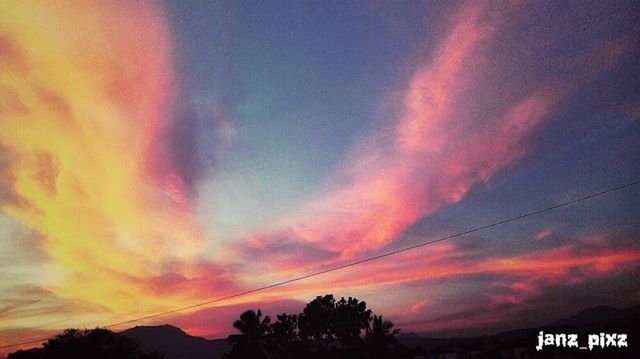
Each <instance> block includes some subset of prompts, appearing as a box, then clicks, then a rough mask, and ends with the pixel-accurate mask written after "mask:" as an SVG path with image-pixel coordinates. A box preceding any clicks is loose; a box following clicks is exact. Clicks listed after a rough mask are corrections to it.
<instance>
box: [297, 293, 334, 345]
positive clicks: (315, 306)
mask: <svg viewBox="0 0 640 359" xmlns="http://www.w3.org/2000/svg"><path fill="white" fill-rule="evenodd" d="M335 309H336V300H335V298H333V294H327V295H325V296H322V297H321V296H317V297H316V298H315V299H314V300H312V301H311V302H309V303H308V304H307V306H306V307H305V308H304V310H303V311H302V313H301V314H300V316H299V319H298V326H299V328H300V336H301V337H302V338H304V339H305V340H310V341H321V342H328V341H331V340H333V339H335V337H334V335H333V330H332V329H333V328H332V326H333V320H334V317H335V315H334V313H335Z"/></svg>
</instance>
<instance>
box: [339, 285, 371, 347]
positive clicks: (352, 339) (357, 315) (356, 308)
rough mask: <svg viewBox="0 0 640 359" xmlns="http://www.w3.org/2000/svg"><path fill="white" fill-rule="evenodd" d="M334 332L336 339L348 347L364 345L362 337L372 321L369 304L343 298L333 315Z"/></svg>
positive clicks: (350, 298)
mask: <svg viewBox="0 0 640 359" xmlns="http://www.w3.org/2000/svg"><path fill="white" fill-rule="evenodd" d="M333 316H334V318H333V323H332V327H333V332H334V334H335V336H336V339H337V340H339V341H340V342H341V343H342V344H343V345H344V346H346V347H355V346H359V345H360V344H361V343H362V339H361V337H360V335H361V334H362V332H363V331H364V330H365V329H366V328H367V327H368V325H369V320H370V319H371V309H367V303H366V302H364V301H359V300H358V299H356V298H352V297H349V299H348V300H345V299H344V297H343V298H341V299H340V300H339V301H338V302H337V303H336V309H335V313H334V314H333Z"/></svg>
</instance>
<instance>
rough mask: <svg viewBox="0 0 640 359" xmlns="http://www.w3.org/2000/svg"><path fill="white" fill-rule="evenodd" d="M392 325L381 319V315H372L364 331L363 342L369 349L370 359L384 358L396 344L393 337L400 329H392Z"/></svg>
mask: <svg viewBox="0 0 640 359" xmlns="http://www.w3.org/2000/svg"><path fill="white" fill-rule="evenodd" d="M391 328H393V323H392V322H390V321H388V320H384V319H382V315H374V316H373V318H372V319H371V321H370V322H369V326H368V327H367V328H366V330H365V335H364V340H365V343H367V346H368V347H369V352H370V354H371V357H372V358H384V357H386V356H388V353H389V350H390V349H391V348H392V346H393V345H394V344H395V343H396V338H395V335H396V334H398V333H399V332H400V329H393V330H391Z"/></svg>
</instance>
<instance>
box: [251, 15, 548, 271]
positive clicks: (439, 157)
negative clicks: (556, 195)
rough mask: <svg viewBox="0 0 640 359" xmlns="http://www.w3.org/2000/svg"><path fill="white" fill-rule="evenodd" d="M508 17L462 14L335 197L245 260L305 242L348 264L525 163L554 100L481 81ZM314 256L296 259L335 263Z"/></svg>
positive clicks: (311, 207) (255, 242)
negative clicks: (507, 169)
mask: <svg viewBox="0 0 640 359" xmlns="http://www.w3.org/2000/svg"><path fill="white" fill-rule="evenodd" d="M513 11H515V10H514V9H509V8H508V7H507V8H505V9H491V8H488V5H487V4H475V3H472V4H466V5H464V6H462V8H461V9H460V10H459V11H458V13H457V14H456V15H455V16H453V19H452V26H451V28H450V30H449V31H448V33H447V34H446V37H445V39H444V40H443V41H442V43H441V44H440V46H439V47H438V48H437V49H435V50H434V51H433V56H432V59H431V61H430V63H429V64H428V65H426V66H424V67H421V68H419V69H417V70H416V71H415V74H414V76H413V78H412V79H411V81H410V83H409V86H408V89H407V91H406V94H405V96H404V107H403V110H402V114H401V115H400V116H399V118H398V120H397V121H395V122H394V123H393V126H392V128H390V129H389V128H385V129H383V130H381V131H380V132H378V133H375V134H373V135H371V136H370V137H369V139H368V140H366V141H364V142H363V143H362V144H360V146H359V147H357V148H356V149H355V150H354V151H353V153H352V155H351V157H350V158H349V159H347V160H346V161H345V163H344V165H343V168H342V170H341V171H340V173H339V174H338V175H337V176H336V179H335V181H334V182H335V185H334V186H333V189H332V190H330V191H329V192H328V193H327V194H326V195H325V196H324V197H323V198H320V199H318V200H316V201H313V202H311V203H309V204H307V205H305V206H304V207H303V208H301V209H300V210H299V211H296V212H295V213H294V214H292V215H290V216H288V217H286V218H284V219H282V220H281V221H280V223H279V224H278V225H277V226H276V228H279V229H276V230H275V231H273V232H267V233H264V234H257V235H255V236H254V237H253V238H251V240H250V242H249V248H248V249H249V251H248V252H252V251H253V250H257V251H258V252H260V251H262V250H263V249H264V248H268V250H267V251H268V252H269V253H273V252H274V251H273V250H272V248H273V245H271V244H265V242H266V243H271V242H275V243H282V246H283V247H285V246H286V247H288V248H289V249H287V250H286V251H287V252H289V251H291V249H290V248H291V247H294V248H295V247H300V248H303V247H304V246H301V245H295V244H294V243H305V246H307V247H310V248H316V247H320V248H323V249H325V250H328V251H332V252H335V253H336V258H337V259H349V258H353V257H354V256H356V255H357V254H358V253H361V252H363V251H369V250H375V249H378V248H381V247H382V246H384V245H386V244H388V243H389V242H391V241H393V240H394V239H395V238H397V237H398V236H399V235H400V234H401V233H402V232H403V231H405V230H406V229H407V228H408V227H409V226H410V225H411V224H413V223H414V222H415V221H416V220H418V219H420V218H422V217H423V216H425V215H428V214H430V213H432V212H434V211H435V210H437V209H438V208H440V207H442V206H444V205H447V204H451V203H455V202H458V201H460V200H461V199H462V198H463V197H464V196H465V194H466V193H467V192H468V191H469V190H470V189H471V187H472V186H473V185H474V184H478V183H485V182H487V181H488V180H489V179H490V178H491V177H492V176H493V175H494V174H495V173H496V172H497V171H499V170H501V169H503V168H505V167H507V166H509V165H511V164H513V163H515V162H517V161H518V160H519V159H521V158H522V157H523V156H525V155H526V154H527V153H528V152H529V150H530V149H531V141H530V139H531V138H532V136H533V135H534V134H535V133H536V131H537V130H538V129H539V128H540V125H541V124H542V122H543V121H544V120H545V119H546V118H548V116H549V113H550V112H551V111H552V109H553V105H554V93H553V92H552V91H551V90H549V89H548V88H545V87H539V88H533V89H531V90H530V91H528V92H526V93H522V94H521V95H520V96H518V97H507V96H501V95H500V92H501V91H504V88H511V87H512V86H514V85H515V84H511V83H505V84H500V86H502V88H497V87H496V88H494V87H492V86H491V85H489V86H488V87H486V88H484V85H483V84H484V83H486V78H485V76H486V75H485V74H486V73H489V72H491V71H495V70H497V69H495V68H493V66H494V65H493V63H492V62H491V61H490V57H489V56H491V53H490V52H488V51H486V50H485V48H486V47H490V46H492V40H493V39H494V37H495V36H496V33H498V32H500V31H506V29H505V28H504V26H503V23H504V21H505V18H506V17H508V16H509V15H510V13H511V12H513ZM487 14H488V15H487ZM470 89H472V90H473V89H478V90H480V91H483V92H488V93H492V94H495V96H494V97H485V96H477V94H476V93H475V92H470ZM479 98H480V99H481V100H482V101H478V99H479ZM276 252H277V251H276ZM315 253H316V251H315V249H314V250H313V251H306V250H301V251H299V253H298V257H299V261H305V260H307V259H304V258H309V259H313V260H312V262H317V261H318V260H320V261H323V262H328V260H329V259H331V258H328V259H326V260H322V258H318V257H317V256H315V255H314V254H315ZM314 257H315V258H314ZM336 258H333V259H334V260H335V259H336Z"/></svg>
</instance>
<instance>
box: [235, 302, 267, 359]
mask: <svg viewBox="0 0 640 359" xmlns="http://www.w3.org/2000/svg"><path fill="white" fill-rule="evenodd" d="M261 317H262V312H260V309H258V312H257V313H256V312H255V311H253V310H247V311H246V312H244V313H242V314H241V315H240V319H239V320H236V321H235V322H234V323H233V327H234V328H236V329H237V330H238V331H239V332H240V334H232V335H230V336H229V338H227V341H229V342H230V343H232V344H233V348H232V350H231V353H230V357H231V358H257V359H261V358H267V356H266V354H265V348H266V346H267V336H268V335H269V334H270V333H271V327H270V326H269V324H270V323H271V318H269V317H268V316H267V317H265V318H264V319H261Z"/></svg>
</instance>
